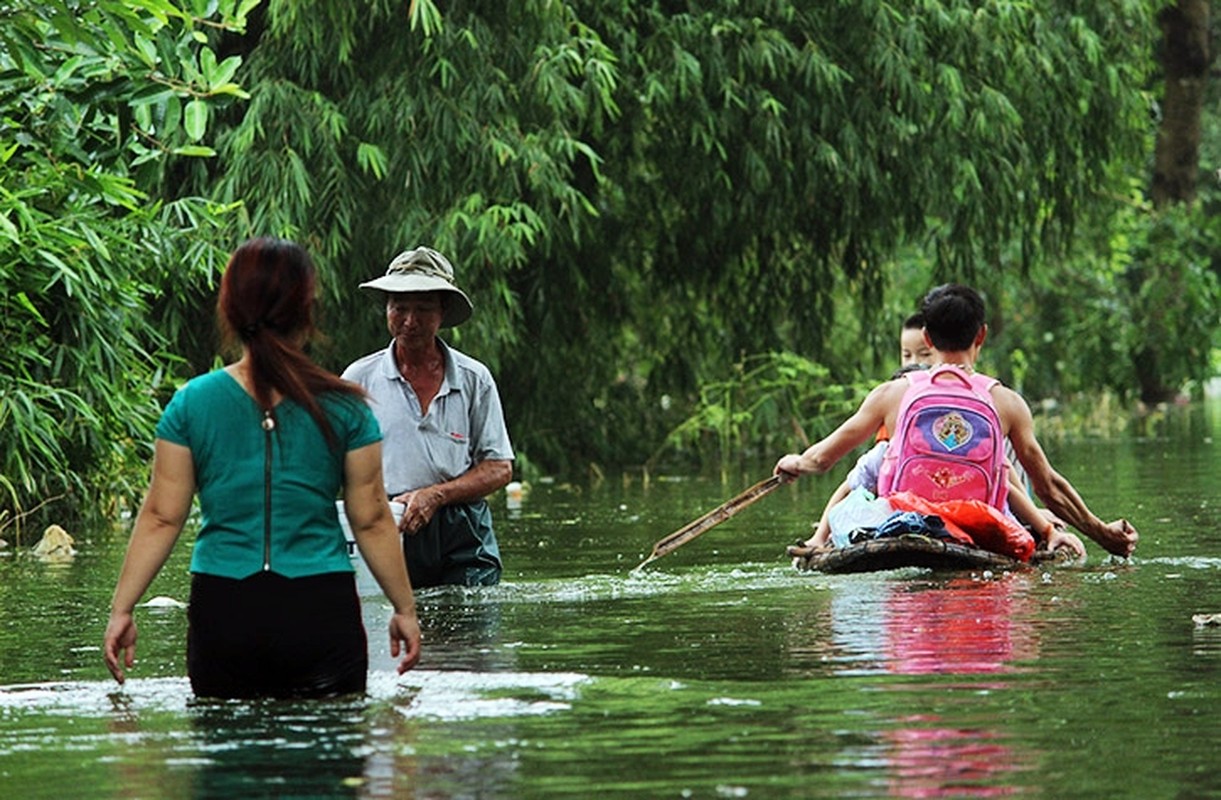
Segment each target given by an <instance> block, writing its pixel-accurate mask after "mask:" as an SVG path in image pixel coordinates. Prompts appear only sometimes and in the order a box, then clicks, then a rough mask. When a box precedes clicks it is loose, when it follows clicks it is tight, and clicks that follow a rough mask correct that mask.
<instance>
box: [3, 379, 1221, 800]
mask: <svg viewBox="0 0 1221 800" xmlns="http://www.w3.org/2000/svg"><path fill="white" fill-rule="evenodd" d="M1049 449H1050V450H1051V454H1052V457H1053V461H1054V462H1055V463H1056V464H1057V466H1058V467H1059V468H1060V469H1061V471H1062V472H1064V473H1065V474H1066V475H1068V476H1069V477H1070V478H1071V479H1072V480H1073V481H1074V483H1075V484H1076V485H1077V486H1078V488H1080V489H1081V491H1082V493H1083V495H1084V496H1085V497H1086V499H1087V501H1088V502H1089V503H1090V505H1091V507H1092V508H1093V509H1094V510H1095V511H1097V512H1098V513H1099V514H1100V515H1101V516H1103V517H1105V518H1108V519H1110V518H1114V517H1118V516H1127V517H1128V518H1130V519H1131V520H1133V522H1134V523H1135V524H1136V525H1137V527H1138V528H1139V529H1140V531H1141V534H1142V538H1141V543H1140V547H1139V549H1138V551H1137V556H1136V558H1134V559H1133V560H1132V561H1131V562H1130V563H1114V562H1112V561H1110V560H1109V559H1107V558H1106V556H1105V555H1104V554H1103V552H1102V551H1101V550H1100V549H1099V548H1098V547H1097V546H1095V545H1093V544H1092V543H1090V544H1088V547H1089V549H1090V558H1089V561H1088V563H1087V564H1086V565H1085V566H1084V567H1079V568H1078V567H1073V568H1058V569H1054V570H1047V571H1038V570H1032V571H1025V572H1020V573H1013V574H998V575H980V574H970V573H961V574H957V575H932V574H929V573H924V572H919V571H909V572H890V573H882V574H873V575H856V576H816V575H810V574H799V573H797V572H795V571H794V570H793V569H792V568H791V567H790V566H789V564H788V563H787V560H786V558H785V557H784V556H783V548H784V546H785V545H786V544H788V543H789V542H790V541H792V540H793V539H795V538H796V537H797V536H798V535H801V534H804V533H805V531H806V529H807V527H808V525H809V520H810V518H811V517H812V516H813V515H814V513H815V512H816V510H817V509H818V508H820V507H821V503H822V501H823V498H824V497H825V496H826V495H827V494H828V493H829V492H830V491H831V489H832V488H833V487H834V482H835V477H834V476H832V477H827V478H821V479H806V480H803V481H802V482H800V483H799V484H798V485H796V486H792V487H785V488H782V489H781V490H780V491H777V492H775V493H773V494H771V495H769V496H768V497H767V498H765V499H763V500H761V501H759V502H758V503H756V504H755V505H754V506H752V507H750V508H749V509H747V510H745V511H743V512H742V513H741V514H740V515H739V516H737V517H735V518H733V519H731V520H729V521H728V522H726V523H724V524H723V525H721V526H719V527H717V528H715V529H713V530H712V531H710V532H708V533H706V534H704V535H703V536H702V537H701V538H699V539H697V540H695V541H693V542H691V543H690V544H687V545H686V546H685V547H683V548H681V549H680V550H679V551H677V552H675V553H673V554H672V555H670V556H667V557H666V558H664V559H662V560H660V561H658V562H656V563H655V564H654V565H652V566H651V567H650V568H649V569H648V570H647V571H646V572H645V573H644V574H639V575H632V574H630V570H631V568H632V567H634V566H636V564H638V563H639V561H640V560H641V559H642V558H643V557H644V555H645V554H647V553H648V551H649V550H650V548H651V546H652V544H653V542H655V541H656V540H657V539H659V538H661V537H662V536H664V535H666V534H668V533H670V532H672V531H673V530H675V529H677V528H678V527H680V526H681V525H683V524H684V523H686V522H688V521H690V520H691V519H693V518H695V517H697V516H699V515H700V514H702V513H703V512H704V511H706V510H708V509H709V508H711V507H713V506H715V505H717V504H719V503H720V502H722V501H723V500H725V499H727V498H728V497H730V496H732V495H733V494H736V493H737V491H739V490H740V489H742V488H745V487H746V486H747V485H749V484H751V483H753V482H755V480H758V479H759V478H761V477H763V476H765V475H766V474H767V471H768V470H769V469H770V464H763V465H760V466H759V468H758V470H757V471H755V472H753V473H752V474H747V475H742V476H739V477H738V478H737V479H735V482H733V483H732V484H730V485H723V484H721V483H720V482H719V481H706V480H697V479H676V478H675V479H666V478H657V477H655V478H654V479H653V480H652V481H651V482H650V484H649V485H648V486H647V487H646V486H644V485H642V483H641V481H640V480H639V479H637V480H634V481H630V482H626V483H625V482H621V481H608V482H606V483H603V484H601V485H599V486H582V487H571V486H564V485H557V484H545V483H544V484H539V485H535V486H533V487H532V488H531V491H530V492H529V493H528V494H527V496H526V498H525V501H524V503H523V505H522V507H521V508H520V510H517V511H509V510H508V509H506V508H505V504H504V499H503V498H497V501H496V504H495V506H494V509H495V513H496V514H497V519H498V525H499V530H500V535H501V541H502V548H503V550H504V552H505V553H506V556H507V562H508V563H507V570H506V576H505V578H506V579H505V581H504V583H503V584H502V585H501V586H499V587H495V588H492V589H480V590H472V591H463V590H453V589H445V590H430V591H428V592H424V593H421V595H420V598H419V604H420V614H421V617H422V621H423V625H424V635H425V641H424V647H425V649H424V656H423V659H422V661H421V663H420V666H419V668H418V669H417V670H415V671H413V672H411V673H408V674H407V675H405V676H402V677H398V676H396V675H394V673H393V672H392V670H391V664H392V661H391V659H390V657H389V654H388V652H387V650H388V648H387V645H386V643H385V641H384V633H383V631H384V622H385V619H386V615H387V613H388V612H387V609H386V608H385V606H384V605H383V604H382V602H381V600H380V597H379V596H378V595H377V594H376V593H375V592H373V591H370V592H369V594H368V595H367V596H366V598H365V603H366V608H365V613H366V622H367V624H368V627H369V631H370V645H371V656H372V661H373V674H372V676H371V680H370V687H369V696H368V697H367V698H365V699H363V700H360V701H345V702H309V703H302V702H295V703H218V702H207V703H204V702H197V701H194V700H192V699H191V697H190V691H189V687H188V684H187V681H186V678H185V666H184V657H183V646H184V636H185V615H184V612H183V610H182V609H180V608H164V609H153V608H148V609H142V610H141V611H140V612H139V617H138V620H139V623H140V626H141V639H140V649H139V653H138V655H139V658H138V663H137V666H136V669H135V670H134V672H133V678H132V680H130V681H129V683H128V684H127V686H126V687H125V688H124V689H123V690H122V691H119V690H118V689H117V687H116V685H115V684H114V683H113V682H112V681H110V680H109V676H108V674H107V673H106V671H105V668H104V667H103V666H102V663H101V656H100V652H99V647H98V644H99V642H100V639H101V634H102V629H103V627H104V624H105V612H106V608H107V605H108V600H109V595H110V592H111V590H112V587H113V580H114V576H115V574H116V572H117V569H118V564H119V562H120V560H121V558H122V547H123V540H124V537H122V536H111V535H110V534H108V533H107V534H102V533H90V532H88V531H84V532H81V531H74V532H73V533H74V534H75V535H76V537H77V548H78V550H79V552H78V554H77V555H76V557H75V558H74V559H73V560H72V561H71V562H69V563H64V564H47V563H43V562H40V561H38V560H36V559H34V558H33V557H31V556H30V555H29V554H28V553H27V552H25V551H24V549H22V548H17V549H16V551H14V549H13V548H10V549H9V550H8V551H6V552H5V554H4V555H3V556H0V622H2V627H0V794H2V795H3V796H4V797H60V798H62V797H76V796H89V797H124V798H127V797H147V798H157V797H226V798H228V797H245V796H294V797H303V796H310V797H347V796H350V797H417V798H475V797H478V798H502V797H504V798H539V797H557V796H572V797H601V798H612V797H632V798H635V797H713V798H719V797H768V798H771V797H781V798H784V797H866V798H867V797H922V798H926V797H943V796H958V797H961V796H974V797H979V796H1015V795H1016V796H1041V797H1099V798H1104V797H1105V798H1110V797H1141V798H1146V797H1180V798H1206V797H1221V770H1218V768H1217V763H1218V762H1217V753H1218V752H1219V750H1221V723H1219V722H1218V714H1219V713H1221V688H1219V687H1221V680H1219V674H1221V628H1218V627H1200V626H1197V625H1195V624H1194V623H1193V621H1192V616H1193V615H1194V614H1201V613H1221V583H1219V581H1218V578H1219V576H1221V492H1219V491H1218V489H1217V479H1218V477H1219V476H1221V404H1218V403H1217V402H1215V401H1214V402H1213V403H1212V404H1211V405H1208V406H1205V407H1198V406H1197V407H1193V408H1189V409H1180V410H1175V411H1174V412H1172V413H1171V414H1169V415H1168V416H1166V417H1165V418H1164V419H1162V420H1160V421H1159V422H1158V423H1157V424H1154V425H1151V426H1150V433H1149V435H1147V436H1140V437H1136V436H1132V437H1125V438H1121V439H1112V440H1106V441H1092V440H1085V441H1077V442H1073V443H1071V444H1069V443H1065V444H1059V445H1056V446H1055V447H1053V448H1049ZM187 561H188V551H187V548H186V547H182V546H180V548H179V550H178V551H177V552H176V553H175V555H174V557H173V559H172V560H171V562H170V564H169V565H168V566H167V568H166V570H165V571H164V572H163V573H162V575H161V577H159V578H158V580H157V582H156V583H155V584H154V586H153V589H152V591H151V593H150V596H153V595H161V596H167V597H173V598H178V599H185V597H186V593H187V586H188V576H187V574H186V566H187ZM362 585H364V586H368V582H367V581H364V582H362Z"/></svg>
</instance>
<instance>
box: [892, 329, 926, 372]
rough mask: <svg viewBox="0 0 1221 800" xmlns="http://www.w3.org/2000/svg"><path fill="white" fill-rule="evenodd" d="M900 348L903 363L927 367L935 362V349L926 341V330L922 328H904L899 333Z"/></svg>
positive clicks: (904, 365)
mask: <svg viewBox="0 0 1221 800" xmlns="http://www.w3.org/2000/svg"><path fill="white" fill-rule="evenodd" d="M899 350H900V357H901V359H902V362H903V363H902V364H900V366H903V367H906V366H907V365H908V364H919V365H920V366H922V367H927V366H929V365H930V364H932V363H933V349H932V348H931V347H929V346H928V342H926V341H924V330H923V329H921V328H904V329H903V332H902V333H900V334H899Z"/></svg>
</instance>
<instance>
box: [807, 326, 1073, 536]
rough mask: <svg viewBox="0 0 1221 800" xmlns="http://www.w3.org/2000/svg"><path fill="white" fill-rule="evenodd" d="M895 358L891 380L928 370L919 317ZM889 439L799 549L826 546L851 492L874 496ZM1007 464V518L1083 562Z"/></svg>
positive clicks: (853, 475) (855, 471) (869, 455)
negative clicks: (836, 512) (836, 513)
mask: <svg viewBox="0 0 1221 800" xmlns="http://www.w3.org/2000/svg"><path fill="white" fill-rule="evenodd" d="M899 358H900V367H899V368H898V369H897V370H895V372H894V373H893V374H892V375H891V376H890V377H891V380H894V379H897V378H899V377H902V376H903V375H904V374H906V373H908V372H910V371H912V370H915V369H928V368H929V367H930V366H931V365H932V363H933V358H934V353H933V350H932V348H931V347H929V345H928V342H926V341H925V338H924V318H923V316H922V315H921V314H919V313H916V314H913V315H911V316H910V317H908V318H907V319H905V320H904V321H903V328H902V330H901V331H900V332H899ZM889 438H890V437H889V434H888V433H887V431H886V430H885V428H883V429H881V430H879V431H878V437H877V442H876V443H875V444H874V446H873V447H872V448H871V449H870V450H869V451H868V452H866V453H865V454H864V455H862V456H861V457H860V458H858V459H857V462H856V464H855V465H854V466H853V468H852V471H851V472H849V473H848V476H847V478H845V479H844V482H843V483H841V484H840V485H839V486H838V487H837V488H836V490H835V491H834V492H833V493H832V495H831V497H830V499H828V500H827V504H826V506H825V507H824V508H823V512H822V515H821V516H820V517H819V520H818V524H817V525H816V526H815V529H814V535H813V536H811V537H810V538H809V539H807V540H806V541H805V542H803V543H802V544H801V545H799V546H798V547H799V548H801V549H805V548H811V547H812V548H815V549H818V548H825V547H828V546H829V544H830V539H831V521H830V514H831V509H832V508H834V507H835V506H836V505H838V504H839V503H841V502H843V500H844V499H845V498H847V497H848V495H849V494H850V493H851V492H852V491H853V490H855V489H864V490H867V491H869V492H870V493H872V494H876V493H877V489H878V471H879V469H880V468H881V466H882V459H883V457H884V456H885V455H886V449H887V446H888V444H889ZM1007 463H1008V465H1009V469H1008V473H1007V474H1008V475H1009V477H1010V481H1009V498H1008V508H1009V512H1010V514H1011V515H1012V516H1013V517H1014V518H1016V519H1017V520H1018V521H1019V522H1021V523H1022V525H1024V526H1025V527H1027V528H1028V529H1030V530H1031V531H1034V532H1035V533H1036V535H1037V536H1038V538H1039V541H1040V542H1041V543H1042V544H1043V545H1044V546H1046V547H1047V549H1049V550H1055V549H1056V548H1059V547H1067V548H1069V549H1070V550H1072V551H1073V553H1074V554H1075V555H1076V556H1077V557H1078V558H1083V557H1084V556H1085V545H1084V543H1082V541H1081V539H1080V537H1078V536H1077V535H1076V534H1074V533H1071V532H1069V531H1068V530H1067V528H1066V526H1065V524H1064V521H1063V520H1061V519H1059V518H1058V517H1056V516H1055V515H1054V514H1052V513H1051V512H1050V511H1047V510H1045V509H1040V508H1038V507H1037V506H1036V505H1035V504H1034V501H1033V500H1031V499H1030V495H1029V494H1028V493H1027V491H1026V488H1025V485H1024V481H1023V480H1022V476H1021V473H1019V472H1018V471H1017V470H1015V469H1014V468H1013V464H1012V459H1008V460H1007Z"/></svg>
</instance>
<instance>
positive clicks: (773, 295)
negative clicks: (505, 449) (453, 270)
mask: <svg viewBox="0 0 1221 800" xmlns="http://www.w3.org/2000/svg"><path fill="white" fill-rule="evenodd" d="M1155 5H1156V3H1153V2H1135V1H1134V0H1126V1H1125V2H1120V3H1112V4H1095V3H1083V2H1072V1H1069V0H1065V1H1063V2H1056V3H1046V4H1026V3H988V4H979V3H975V2H969V1H968V0H927V1H926V2H921V3H917V4H914V5H913V4H894V3H888V2H884V1H883V0H860V2H853V3H796V2H784V0H768V1H767V2H763V1H762V0H760V1H759V2H729V0H724V1H723V2H713V3H705V4H698V5H690V4H676V3H665V2H652V3H639V2H627V1H626V0H619V1H618V2H600V3H584V4H582V3H577V4H560V3H553V2H544V1H543V0H525V1H524V2H518V3H500V2H496V3H493V2H477V1H468V2H457V3H447V4H437V3H433V2H429V1H428V0H416V1H415V2H410V3H401V2H391V1H390V0H369V1H368V2H364V3H353V4H337V3H330V2H322V0H315V1H314V2H308V1H307V2H300V1H299V0H298V1H295V2H276V1H275V0H272V2H269V3H268V4H267V6H266V14H265V17H263V18H262V20H261V22H260V23H259V24H258V25H254V26H252V27H251V30H250V32H249V33H248V34H247V35H246V36H245V37H244V38H242V39H241V40H240V41H239V42H235V43H233V44H232V45H231V47H232V49H234V50H236V51H240V52H242V53H243V54H244V55H245V57H246V61H245V62H244V64H245V66H244V67H243V75H244V78H245V83H244V85H246V86H248V87H249V90H250V91H251V95H252V100H251V103H250V104H248V105H246V106H243V107H241V108H240V109H235V110H234V112H233V113H230V114H229V115H228V116H227V117H226V118H225V120H224V126H223V131H222V133H221V134H220V136H219V137H218V142H219V149H220V151H221V152H222V158H221V159H220V160H219V161H217V162H215V163H214V164H212V165H211V169H210V170H209V172H208V174H207V175H206V176H205V175H201V176H199V177H200V182H199V183H198V184H197V185H195V187H194V190H195V191H203V190H204V189H205V188H207V187H208V186H216V187H219V189H220V191H221V195H220V196H221V199H223V200H225V201H238V200H242V201H243V202H244V203H245V208H246V210H247V213H248V215H249V216H248V219H249V225H250V231H259V232H271V233H289V234H293V235H298V236H299V238H302V239H303V240H305V241H307V242H309V243H310V245H311V246H312V247H313V248H314V249H315V250H316V252H318V253H319V254H320V258H321V260H322V261H323V262H324V265H325V270H326V272H327V275H328V284H329V291H330V293H331V294H330V297H331V299H330V302H329V308H328V311H329V314H330V315H331V319H332V320H334V321H336V322H337V325H336V326H332V327H333V328H334V329H335V330H336V331H337V333H336V335H335V338H334V340H333V342H332V348H331V349H330V350H329V351H328V352H327V353H325V354H324V356H325V357H326V358H329V359H330V360H331V361H332V363H333V366H335V368H337V369H338V368H340V367H342V366H343V364H344V363H346V361H347V360H349V359H351V358H353V357H355V356H357V355H360V354H361V353H363V352H366V351H368V350H370V349H372V348H373V347H376V346H379V345H380V344H382V343H383V340H384V333H382V330H383V323H382V321H381V314H380V310H378V309H377V308H376V307H375V303H373V302H372V301H371V299H370V298H368V297H364V296H361V295H360V294H359V293H357V292H356V291H355V288H354V287H355V285H356V284H357V283H358V282H359V281H360V280H365V279H367V278H369V277H371V276H372V275H374V274H376V273H377V272H379V271H380V270H381V269H383V267H384V265H385V264H386V263H387V262H388V260H389V259H390V257H391V256H392V255H393V254H394V253H395V252H397V251H399V250H401V249H404V248H406V247H410V246H413V245H415V244H419V243H429V244H432V245H433V246H436V247H438V248H440V249H441V250H443V251H444V252H447V253H448V254H450V255H451V256H452V257H453V258H454V261H455V264H456V266H457V268H458V273H459V280H460V281H461V282H462V284H463V286H464V288H467V289H468V290H469V291H470V293H471V294H472V295H473V297H474V299H475V303H476V307H477V308H476V315H475V318H474V319H473V320H472V321H471V322H470V323H468V324H467V325H465V326H464V327H463V328H462V329H461V330H460V331H458V332H456V333H455V334H453V336H454V338H455V340H456V342H457V343H458V344H460V345H462V346H464V347H467V348H468V349H470V350H472V351H473V352H475V353H476V354H477V355H479V356H480V357H481V358H483V359H484V360H486V361H488V362H489V363H490V364H491V365H492V366H493V368H494V369H495V370H496V371H497V373H498V374H500V375H502V376H503V378H502V384H503V385H502V392H503V393H504V395H505V402H506V405H507V406H508V408H509V416H510V419H512V420H513V429H514V430H513V433H514V436H515V439H516V440H517V442H518V443H519V445H520V446H521V448H522V449H523V450H525V451H529V452H530V453H531V455H532V456H533V457H534V459H535V461H537V462H539V463H542V464H547V465H552V466H554V467H557V468H558V467H563V466H565V465H570V464H576V463H581V462H582V461H584V460H586V459H589V458H597V459H608V460H629V461H631V460H637V461H638V460H640V459H643V458H644V457H645V455H646V454H647V453H648V452H651V451H652V450H653V449H654V448H655V447H656V443H657V442H658V441H660V440H661V439H663V438H664V436H665V434H666V432H667V431H668V430H670V428H671V427H672V426H673V425H674V424H677V423H678V422H679V421H681V419H682V418H683V417H681V416H679V417H677V418H672V417H671V416H670V412H667V411H665V410H663V409H661V408H660V406H659V401H658V398H660V397H661V396H663V395H665V396H669V397H672V398H677V399H678V400H679V404H678V405H679V406H680V407H684V408H686V409H687V410H690V408H692V407H693V405H694V404H695V403H696V402H697V398H698V392H699V387H700V386H701V385H703V384H704V383H706V382H709V381H713V382H715V381H717V380H720V379H723V378H725V377H726V376H727V372H726V366H727V365H729V364H733V363H738V362H739V360H740V359H741V357H742V356H743V354H750V353H765V352H779V351H783V350H786V349H792V350H794V351H796V352H798V353H800V354H801V355H803V356H805V357H808V358H810V359H813V360H815V361H820V362H825V363H827V364H828V365H829V366H832V367H835V368H836V369H835V371H838V372H841V373H844V374H843V375H842V376H841V377H849V376H850V375H852V374H854V373H855V372H856V371H858V370H860V369H861V368H862V367H861V366H860V365H861V363H862V360H861V355H862V354H863V353H867V354H870V356H871V358H869V359H867V360H866V363H865V365H864V369H866V370H868V371H870V372H871V373H873V374H876V373H877V372H879V371H881V366H880V365H879V363H878V356H877V355H876V354H877V353H880V352H882V351H883V349H884V347H885V346H886V345H888V344H889V343H890V341H891V336H892V333H891V332H892V331H893V329H894V328H895V327H896V326H897V324H898V320H899V319H901V318H902V316H903V315H904V314H905V313H906V311H907V309H908V303H909V302H910V301H909V300H907V299H906V298H903V299H901V300H887V299H886V295H885V289H886V288H887V286H888V285H889V284H890V282H891V280H892V276H891V275H890V274H889V271H890V270H891V269H893V265H891V264H890V262H889V259H890V258H891V257H892V256H893V254H894V253H896V252H898V251H899V249H900V248H907V247H912V246H917V247H919V248H921V249H922V250H924V251H925V252H928V253H931V254H932V256H933V259H934V261H935V267H934V268H935V271H936V273H937V277H939V278H944V277H950V276H958V277H962V278H965V279H977V278H980V277H981V276H986V275H988V274H990V273H991V267H994V266H997V265H1000V264H1003V263H1014V261H1013V260H1012V259H1010V258H1009V254H1010V253H1012V252H1017V253H1019V254H1020V257H1019V258H1018V259H1017V261H1016V264H1015V265H1016V266H1017V268H1019V269H1023V268H1024V269H1029V268H1030V266H1031V265H1032V264H1033V263H1035V259H1037V258H1038V257H1039V255H1040V254H1041V253H1055V252H1058V251H1060V250H1063V249H1064V248H1066V247H1067V245H1068V243H1069V242H1070V241H1071V237H1072V233H1073V229H1074V225H1075V224H1077V223H1078V222H1079V221H1080V220H1081V219H1083V218H1084V214H1085V213H1086V212H1087V211H1088V210H1089V208H1090V207H1091V205H1092V204H1094V203H1096V202H1097V198H1098V197H1099V194H1100V192H1102V191H1103V190H1104V189H1105V187H1106V186H1108V185H1109V181H1110V179H1111V178H1112V177H1113V175H1114V173H1113V172H1108V167H1109V166H1110V165H1111V164H1113V163H1114V162H1115V161H1116V160H1117V159H1123V158H1133V157H1136V156H1138V154H1139V152H1140V149H1141V147H1142V146H1143V142H1144V140H1143V136H1144V135H1145V133H1146V127H1147V126H1146V123H1145V117H1144V114H1145V112H1146V109H1147V105H1146V98H1145V97H1144V95H1143V94H1142V92H1141V88H1140V87H1141V86H1142V85H1143V84H1144V83H1145V72H1146V70H1147V68H1148V64H1149V60H1148V50H1147V49H1146V48H1147V46H1148V43H1149V41H1150V38H1151V36H1152V34H1153V30H1152V27H1151V26H1150V25H1149V21H1150V20H1151V19H1152V13H1153V7H1154V6H1155ZM1134 32H1136V33H1143V34H1144V35H1143V36H1142V35H1133V34H1134ZM244 232H245V231H244ZM985 265H987V266H985ZM845 295H853V296H855V298H856V300H855V304H854V305H850V306H848V307H845V305H844V304H843V303H842V302H841V301H840V300H839V299H838V298H842V297H843V296H845ZM845 311H849V312H851V313H853V314H854V315H856V316H857V317H859V318H860V319H861V320H863V322H859V323H855V324H850V325H849V326H848V327H847V328H845V325H844V323H843V319H842V314H843V313H845ZM845 329H848V330H854V331H860V337H862V338H859V339H854V340H851V341H844V340H843V338H842V335H841V334H842V332H843V331H844V330H845ZM885 349H886V351H887V352H888V351H889V348H885ZM887 369H888V368H887ZM672 408H673V407H672Z"/></svg>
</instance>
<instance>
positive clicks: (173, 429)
mask: <svg viewBox="0 0 1221 800" xmlns="http://www.w3.org/2000/svg"><path fill="white" fill-rule="evenodd" d="M189 385H190V384H187V385H186V386H182V387H180V388H179V389H178V391H176V392H174V396H173V397H171V398H170V402H169V404H168V405H166V407H165V411H163V412H161V419H159V420H158V421H157V427H156V430H155V434H156V436H157V438H158V439H164V440H165V441H167V442H173V443H174V444H180V445H182V446H183V447H190V446H191V440H190V436H189V435H188V427H187V418H188V417H187V406H188V405H189V403H188V400H187V395H188V394H189V391H188V388H187V387H188V386H189Z"/></svg>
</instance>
